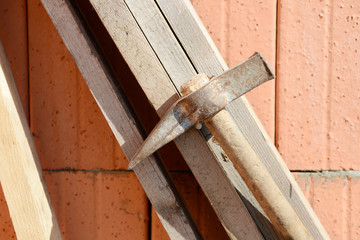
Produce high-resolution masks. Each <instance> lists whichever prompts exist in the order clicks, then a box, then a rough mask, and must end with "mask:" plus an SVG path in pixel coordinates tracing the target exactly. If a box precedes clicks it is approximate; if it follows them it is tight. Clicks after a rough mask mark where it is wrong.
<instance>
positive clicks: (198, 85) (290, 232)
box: [129, 53, 312, 239]
mask: <svg viewBox="0 0 360 240" xmlns="http://www.w3.org/2000/svg"><path fill="white" fill-rule="evenodd" d="M273 78H275V75H274V73H273V72H272V70H271V68H270V66H269V64H268V63H267V62H266V60H265V59H264V58H263V57H262V56H261V54H259V53H255V54H254V55H253V56H251V57H250V58H248V59H247V60H245V61H244V62H242V63H240V64H239V65H237V66H235V67H233V68H231V69H229V70H227V71H226V72H224V73H223V74H221V75H220V76H218V77H216V78H214V79H212V80H211V81H210V80H209V78H208V77H207V76H206V75H205V74H198V75H196V76H195V77H194V78H193V79H191V80H190V81H188V82H187V83H186V84H185V85H183V86H182V87H181V92H182V94H183V95H185V96H184V97H182V98H180V99H179V100H178V101H177V102H175V103H174V104H173V105H172V107H170V109H169V110H168V111H167V112H166V114H165V115H164V117H163V118H162V119H161V120H160V122H159V123H158V124H157V125H156V126H155V128H154V129H153V130H152V132H151V133H150V135H149V136H148V138H147V139H146V140H145V141H144V143H143V144H142V146H141V147H140V149H139V150H138V151H137V153H136V154H135V155H134V157H133V159H132V160H131V162H130V164H129V168H130V169H132V168H134V167H135V166H136V165H137V164H138V163H140V162H141V160H143V159H145V158H146V157H147V156H149V155H150V154H152V153H154V152H155V151H156V150H158V149H159V148H161V147H162V146H163V145H165V144H166V143H168V142H170V141H172V140H174V139H175V138H176V137H178V136H179V135H181V134H183V133H184V132H186V130H188V129H189V128H191V127H192V126H194V125H197V124H199V123H200V122H202V121H204V123H205V124H206V126H207V127H208V128H209V130H210V132H211V133H212V134H213V136H214V138H215V140H216V141H217V142H218V143H219V144H220V146H221V147H222V148H223V150H224V151H225V153H226V154H227V155H228V157H229V159H230V160H231V162H232V163H233V165H234V167H235V169H236V170H237V171H238V172H239V174H240V176H241V177H242V178H243V180H244V182H245V183H246V185H247V186H248V188H249V189H250V190H251V192H252V193H253V195H254V196H255V198H256V200H257V201H258V202H259V204H260V206H261V207H262V208H263V210H264V212H265V213H266V214H267V216H268V217H269V219H270V221H271V222H272V224H273V225H274V226H275V228H276V229H277V231H279V232H280V233H281V234H282V235H283V237H284V238H285V239H312V237H311V236H310V234H309V233H308V231H307V229H306V228H305V226H304V225H303V223H302V222H301V220H300V218H299V217H298V215H297V214H296V213H295V211H294V209H293V208H292V207H291V206H290V204H289V202H288V201H287V199H286V198H285V196H284V195H283V194H282V192H281V191H280V189H279V188H278V186H277V185H276V183H275V182H274V180H273V178H272V177H271V175H270V173H269V172H268V171H267V170H266V168H265V166H264V165H263V163H262V162H261V161H260V159H259V158H258V156H257V155H256V153H255V152H254V150H253V149H252V147H251V146H250V144H249V143H248V142H247V140H246V139H245V137H244V135H243V134H242V133H241V131H240V130H239V128H238V127H237V125H236V123H235V122H234V120H233V119H232V117H231V115H230V114H229V113H228V112H227V111H226V110H224V108H225V106H226V105H227V104H229V103H230V102H232V101H234V100H235V99H237V98H239V97H240V96H241V95H243V94H245V93H247V92H248V91H250V90H252V89H253V88H255V87H257V86H259V85H261V84H262V83H264V82H266V81H268V80H271V79H273Z"/></svg>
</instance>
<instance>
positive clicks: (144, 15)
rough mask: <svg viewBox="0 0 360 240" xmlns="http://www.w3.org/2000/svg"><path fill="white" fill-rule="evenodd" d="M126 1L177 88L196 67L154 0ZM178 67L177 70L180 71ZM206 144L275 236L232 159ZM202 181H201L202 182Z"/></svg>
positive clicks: (214, 145) (263, 226) (264, 229)
mask: <svg viewBox="0 0 360 240" xmlns="http://www.w3.org/2000/svg"><path fill="white" fill-rule="evenodd" d="M126 3H127V5H128V6H129V9H130V11H131V13H132V14H133V15H134V17H135V18H136V21H137V23H138V24H139V26H140V28H141V30H142V31H143V32H144V34H145V35H146V38H147V40H148V41H149V43H150V45H151V47H152V48H153V49H154V51H155V52H156V55H157V57H158V58H159V60H160V61H161V63H162V65H163V66H164V68H165V69H166V71H167V73H168V75H169V76H170V78H171V81H172V83H173V84H174V86H175V87H176V88H177V89H180V87H181V85H182V84H183V83H184V82H185V81H187V80H188V79H190V78H191V77H192V76H194V75H195V73H196V69H194V66H193V65H192V63H191V62H190V61H189V59H188V58H187V56H186V54H185V52H184V50H183V49H182V47H181V45H180V44H179V42H178V41H177V40H176V37H175V36H174V34H173V32H172V31H171V28H170V27H169V26H168V24H167V22H166V20H165V18H164V17H163V15H162V14H161V12H160V10H159V8H158V6H157V5H156V4H155V2H154V1H140V0H139V1H136V0H135V1H126ZM159 32H161V34H159ZM179 71H181V74H180V73H179ZM208 144H209V146H210V148H211V151H212V152H213V153H214V154H215V156H216V160H217V161H218V162H219V163H220V165H222V167H223V168H224V169H226V172H227V174H228V177H229V179H230V180H231V181H232V183H233V185H234V186H235V187H236V189H237V191H238V192H239V193H240V195H241V197H242V198H243V199H244V203H245V204H246V206H247V208H248V211H249V212H250V214H251V215H252V217H253V219H254V220H255V222H256V224H257V226H258V228H259V229H260V230H261V232H262V234H263V235H264V236H267V238H275V239H276V238H279V235H278V233H277V232H276V231H275V229H274V228H273V226H272V225H271V223H270V222H269V220H268V218H267V216H266V215H265V213H264V212H263V210H262V209H261V207H260V205H259V204H258V202H257V201H256V199H255V198H254V197H253V195H252V193H251V192H250V190H249V189H248V187H247V186H246V184H245V183H244V181H243V180H242V178H241V177H240V175H239V174H238V172H237V171H236V170H235V169H234V167H233V165H232V163H231V162H230V161H224V156H226V154H225V153H224V151H223V150H222V149H221V148H220V147H219V145H217V143H216V142H215V141H213V139H210V140H209V141H208ZM213 160H214V159H213ZM205 161H206V160H205ZM188 165H192V162H189V163H188ZM196 168H199V169H200V170H197V169H196ZM192 170H193V172H194V174H195V175H197V174H196V172H197V171H203V170H202V166H200V165H195V169H194V168H193V169H192ZM199 181H200V182H201V181H204V180H203V179H200V180H199ZM204 184H205V186H204V187H203V188H204V190H205V189H206V188H207V187H208V186H209V184H208V183H207V182H206V180H205V182H204ZM204 184H201V185H202V186H203V185H204ZM208 191H210V193H209V194H207V195H208V196H210V197H211V190H210V189H209V190H205V192H208ZM215 208H216V206H215Z"/></svg>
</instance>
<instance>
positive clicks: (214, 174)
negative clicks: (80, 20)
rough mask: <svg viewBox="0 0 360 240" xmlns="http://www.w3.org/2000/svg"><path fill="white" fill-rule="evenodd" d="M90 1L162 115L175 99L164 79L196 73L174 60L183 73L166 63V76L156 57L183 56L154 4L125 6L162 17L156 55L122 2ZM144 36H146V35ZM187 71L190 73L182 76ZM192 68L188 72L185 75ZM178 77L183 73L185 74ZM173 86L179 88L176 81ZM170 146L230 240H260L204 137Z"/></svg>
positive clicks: (193, 134) (193, 136)
mask: <svg viewBox="0 0 360 240" xmlns="http://www.w3.org/2000/svg"><path fill="white" fill-rule="evenodd" d="M90 2H91V3H92V5H93V7H94V9H95V10H96V12H97V13H98V15H99V17H100V19H101V20H102V22H103V24H104V25H105V27H106V28H107V30H108V32H109V34H110V36H111V37H112V38H113V40H114V42H115V44H116V45H117V47H118V49H119V51H120V53H121V54H122V56H123V57H124V59H125V60H126V61H127V63H128V65H129V67H130V69H131V70H132V72H133V74H134V75H135V77H136V78H137V80H138V82H139V84H140V85H141V87H142V88H143V90H144V92H145V94H146V95H147V97H148V99H149V101H150V102H151V103H152V104H153V106H154V108H155V109H157V110H158V114H159V116H161V115H162V114H163V112H164V111H163V110H164V109H166V108H167V107H166V106H168V105H169V104H170V103H173V102H174V101H173V100H172V99H174V100H175V98H174V96H177V94H176V91H175V89H174V87H173V86H172V84H171V83H170V80H169V78H168V75H167V74H169V75H175V77H178V79H180V81H185V80H187V79H188V78H189V77H190V75H191V74H194V73H195V72H194V70H193V67H192V66H191V65H189V64H188V63H189V62H188V60H187V59H185V58H182V59H181V58H178V59H179V60H180V61H181V60H183V61H186V62H185V63H182V66H183V69H180V70H183V71H184V72H180V71H179V69H177V68H176V64H175V65H173V64H172V63H173V62H172V61H169V63H170V64H172V65H168V69H167V73H166V72H165V71H164V69H163V66H162V65H161V63H160V62H159V60H158V59H157V54H162V53H164V54H165V55H166V54H167V53H166V52H165V49H167V47H169V48H171V49H172V50H173V52H172V53H171V54H169V58H171V55H173V56H175V55H178V54H179V55H180V54H182V55H183V56H184V57H185V53H184V52H183V51H182V50H181V48H179V44H178V43H177V42H176V40H175V38H174V36H173V35H172V34H171V32H170V29H169V28H168V25H167V24H166V22H165V20H164V19H163V18H162V15H161V13H160V11H159V10H158V9H157V8H156V5H154V2H150V1H141V2H137V1H128V2H127V4H129V7H138V9H139V10H138V13H139V12H142V11H144V12H142V13H143V15H142V16H147V17H149V18H154V19H157V18H159V17H160V18H162V19H161V21H159V23H162V24H163V25H162V26H159V27H160V28H162V30H163V31H162V33H163V34H164V35H162V36H164V38H173V41H163V39H158V43H159V44H161V43H163V44H165V46H166V47H165V48H160V47H159V48H156V49H155V52H156V54H155V53H154V51H153V49H152V48H151V47H150V45H149V44H148V42H147V39H146V37H148V36H146V37H145V36H144V35H143V33H142V32H141V30H140V29H139V28H138V26H137V22H136V21H135V19H133V16H132V14H131V13H130V12H129V9H128V8H127V5H126V4H125V3H124V2H122V1H110V0H109V1H100V0H91V1H90ZM140 7H141V9H140ZM156 11H157V12H156ZM139 20H140V19H139ZM144 21H149V19H146V18H145V20H144ZM151 22H153V21H151ZM155 22H156V23H157V22H158V21H156V20H155ZM153 26H156V25H153ZM148 27H151V26H149V25H148ZM157 27H158V26H157ZM149 37H151V36H150V35H149ZM159 44H158V45H157V47H158V46H159ZM154 46H155V45H154ZM157 50H158V51H159V53H158V52H157ZM162 64H163V65H166V64H167V63H166V61H162ZM180 64H181V63H179V65H180ZM185 64H188V65H185ZM186 69H189V70H188V71H185V70H186ZM191 69H192V72H189V71H191ZM183 73H185V75H184V74H183ZM176 84H178V85H177V86H180V85H179V82H177V83H176ZM164 91H166V92H164ZM175 142H176V144H177V146H178V147H179V149H180V151H181V153H182V154H183V157H184V158H185V160H186V162H187V164H188V165H189V167H190V168H191V170H192V172H193V174H194V175H195V177H196V179H197V181H198V182H199V184H200V185H201V187H202V188H203V190H204V192H205V194H206V195H207V197H208V198H209V201H210V202H211V204H212V206H213V207H214V210H215V212H216V213H217V215H218V217H219V218H220V221H221V222H222V224H223V226H224V228H225V229H226V230H227V231H228V234H229V236H230V237H231V238H233V239H242V238H246V237H250V236H251V237H250V238H252V239H261V238H262V236H261V234H260V232H259V230H258V229H257V226H256V224H254V222H253V220H252V219H251V217H250V215H249V213H248V212H247V209H246V208H245V206H244V204H243V202H242V201H241V199H240V198H239V196H238V195H237V193H236V191H235V189H234V188H233V187H232V185H231V182H230V181H229V179H228V178H227V175H226V174H225V173H224V171H223V170H222V167H221V165H219V164H218V161H217V160H216V158H215V157H214V156H213V154H212V152H211V150H210V149H209V147H208V146H207V144H206V142H205V141H204V139H203V137H202V136H201V135H200V134H199V133H198V132H197V131H196V130H190V131H189V132H188V133H187V134H185V135H183V136H181V137H179V138H178V139H177V140H175ZM214 179H216V181H214ZM240 215H241V216H242V218H241V223H240V224H239V221H240V219H239V218H238V216H240Z"/></svg>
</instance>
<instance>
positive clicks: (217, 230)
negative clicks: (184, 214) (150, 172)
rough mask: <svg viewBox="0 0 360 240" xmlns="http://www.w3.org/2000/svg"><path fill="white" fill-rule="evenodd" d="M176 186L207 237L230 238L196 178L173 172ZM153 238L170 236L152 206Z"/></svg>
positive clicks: (187, 174)
mask: <svg viewBox="0 0 360 240" xmlns="http://www.w3.org/2000/svg"><path fill="white" fill-rule="evenodd" d="M171 176H172V178H173V180H174V183H175V185H176V187H177V188H178V190H179V192H180V194H181V196H182V198H183V199H184V201H185V204H186V205H187V207H188V209H189V212H190V214H191V216H192V217H193V219H194V221H195V224H196V225H197V227H198V228H199V231H200V232H201V234H202V236H203V237H204V238H205V239H209V240H210V239H214V240H215V239H224V240H225V239H229V237H228V235H227V234H226V232H225V230H224V228H223V227H222V225H221V223H220V221H219V220H218V218H217V216H216V214H215V212H214V210H213V209H212V207H211V205H210V203H209V201H208V200H207V198H206V196H205V195H204V193H203V192H202V191H201V188H200V186H199V185H198V184H197V182H196V180H195V178H194V177H193V176H192V174H190V173H186V172H178V173H174V172H173V173H171ZM151 216H152V218H151V238H152V239H161V240H168V239H169V237H168V235H167V233H166V231H165V229H164V227H163V226H162V225H161V222H160V220H159V218H158V216H157V214H156V212H155V211H154V209H153V208H152V213H151Z"/></svg>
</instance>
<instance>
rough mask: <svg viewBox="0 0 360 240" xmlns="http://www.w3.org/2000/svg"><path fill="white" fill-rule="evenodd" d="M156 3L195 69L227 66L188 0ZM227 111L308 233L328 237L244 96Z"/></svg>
mask: <svg viewBox="0 0 360 240" xmlns="http://www.w3.org/2000/svg"><path fill="white" fill-rule="evenodd" d="M157 4H158V5H159V7H160V8H161V10H162V12H163V14H164V16H165V17H166V19H167V20H168V22H169V24H170V26H171V27H172V29H173V31H174V33H175V34H176V36H177V38H178V39H179V41H180V42H181V45H182V46H183V48H184V49H185V51H186V52H187V54H188V56H189V58H190V61H191V62H192V64H193V65H194V66H195V68H196V69H197V70H198V71H201V72H206V73H207V74H209V75H219V74H220V73H221V72H223V70H224V69H226V68H227V66H226V64H225V62H224V61H223V59H222V57H221V56H220V54H219V52H218V51H217V49H216V47H215V44H214V43H213V42H212V40H211V38H210V36H209V35H208V33H207V32H206V29H205V27H204V26H203V25H202V24H201V21H200V19H199V17H198V16H197V15H196V12H195V10H194V9H193V7H192V5H191V3H190V2H189V1H187V0H184V1H174V0H158V1H157ZM227 110H228V111H229V112H230V113H231V115H232V116H233V118H234V120H235V121H236V122H237V124H238V126H239V128H240V129H241V131H242V132H243V134H244V135H245V137H246V138H247V140H248V141H249V143H250V145H251V146H252V147H253V148H254V150H255V152H256V153H257V154H258V156H259V157H260V159H261V160H262V162H263V163H264V165H265V166H266V168H267V169H268V171H269V172H270V174H271V175H272V177H273V178H274V180H275V182H276V183H277V185H278V186H279V188H280V190H281V191H282V192H283V194H284V195H285V196H286V198H287V199H288V201H289V202H290V204H291V205H292V206H293V208H294V210H295V211H296V213H297V214H298V215H299V216H300V218H301V220H302V221H303V222H304V224H305V226H306V227H307V228H308V230H309V232H311V234H312V235H313V237H314V238H318V239H327V238H328V236H327V233H326V231H325V230H324V228H323V226H322V225H321V223H320V221H319V220H318V218H317V216H316V215H315V213H314V211H313V210H312V208H311V207H310V205H309V203H308V202H307V200H306V198H305V197H304V195H303V193H302V192H301V190H300V188H299V187H298V185H297V183H296V182H295V180H294V178H293V177H292V175H291V174H290V171H289V170H288V168H287V167H286V165H285V163H284V161H283V160H282V158H281V156H280V154H279V153H278V151H277V150H276V148H275V146H274V145H273V143H272V142H271V140H270V138H269V136H268V135H267V133H266V131H265V130H264V128H263V126H262V125H261V123H260V122H259V120H258V118H257V117H256V115H255V113H254V112H253V110H252V109H251V107H250V105H249V103H248V102H247V100H246V98H245V97H242V98H241V99H238V100H237V101H235V102H233V103H232V104H230V105H229V106H228V107H227Z"/></svg>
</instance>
